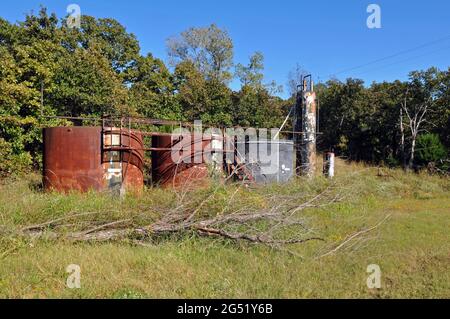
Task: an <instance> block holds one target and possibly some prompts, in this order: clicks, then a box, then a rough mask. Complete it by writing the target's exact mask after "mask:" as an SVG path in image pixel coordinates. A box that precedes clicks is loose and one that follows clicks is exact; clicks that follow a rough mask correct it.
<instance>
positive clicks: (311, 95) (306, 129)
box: [301, 81, 316, 177]
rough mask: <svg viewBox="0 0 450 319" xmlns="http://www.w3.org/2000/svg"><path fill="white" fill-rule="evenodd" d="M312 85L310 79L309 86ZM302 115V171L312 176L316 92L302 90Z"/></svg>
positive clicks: (314, 166) (314, 148) (313, 171)
mask: <svg viewBox="0 0 450 319" xmlns="http://www.w3.org/2000/svg"><path fill="white" fill-rule="evenodd" d="M312 87H313V84H312V81H311V85H310V88H312ZM302 113H303V117H302V132H303V134H302V135H301V136H302V146H303V147H302V154H301V157H302V163H301V165H302V166H301V167H302V171H303V174H304V175H306V176H308V177H312V176H314V173H315V171H316V93H315V92H313V91H304V92H303V112H302Z"/></svg>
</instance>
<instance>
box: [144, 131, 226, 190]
mask: <svg viewBox="0 0 450 319" xmlns="http://www.w3.org/2000/svg"><path fill="white" fill-rule="evenodd" d="M152 148H153V149H154V150H153V151H152V180H153V182H154V183H156V184H157V185H160V186H162V187H175V188H196V187H203V186H207V185H209V183H210V181H211V177H212V176H214V175H215V176H219V175H220V174H221V170H222V166H221V165H222V159H223V158H222V155H223V153H222V150H223V138H222V137H221V136H218V135H202V134H198V135H197V134H184V135H162V136H158V135H155V136H153V137H152ZM155 149H156V150H155ZM205 154H208V155H205ZM207 156H210V157H207ZM208 159H209V160H208Z"/></svg>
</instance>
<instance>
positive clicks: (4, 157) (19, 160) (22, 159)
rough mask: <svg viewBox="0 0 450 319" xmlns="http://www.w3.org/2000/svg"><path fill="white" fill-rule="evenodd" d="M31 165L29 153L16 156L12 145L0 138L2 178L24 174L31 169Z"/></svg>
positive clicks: (0, 173) (0, 175)
mask: <svg viewBox="0 0 450 319" xmlns="http://www.w3.org/2000/svg"><path fill="white" fill-rule="evenodd" d="M31 163H32V159H31V156H30V154H29V153H27V152H22V153H20V154H14V152H13V148H12V146H11V144H10V143H8V142H6V141H5V140H4V139H3V138H1V137H0V177H6V176H10V175H14V174H19V173H24V172H26V171H28V170H29V169H30V166H31Z"/></svg>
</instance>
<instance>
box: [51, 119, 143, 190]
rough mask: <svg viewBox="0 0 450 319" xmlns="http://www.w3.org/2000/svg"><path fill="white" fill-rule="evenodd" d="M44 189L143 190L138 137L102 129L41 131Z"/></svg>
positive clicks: (82, 128) (55, 128)
mask: <svg viewBox="0 0 450 319" xmlns="http://www.w3.org/2000/svg"><path fill="white" fill-rule="evenodd" d="M43 141H44V153H43V183H44V189H46V190H56V191H62V192H68V191H72V190H77V191H88V190H90V189H93V190H97V191H107V190H113V191H114V190H118V191H124V190H133V191H140V190H141V189H142V187H143V183H144V182H143V181H144V178H143V166H144V164H143V163H144V151H143V141H142V136H141V135H140V134H139V133H137V132H133V131H131V130H120V129H118V128H107V129H105V128H102V127H85V126H74V127H51V128H44V130H43Z"/></svg>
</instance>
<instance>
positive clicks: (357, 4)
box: [0, 0, 450, 96]
mask: <svg viewBox="0 0 450 319" xmlns="http://www.w3.org/2000/svg"><path fill="white" fill-rule="evenodd" d="M71 3H76V4H78V5H79V6H80V7H81V13H82V14H87V15H92V16H95V17H112V18H115V19H117V20H118V21H119V22H121V23H122V24H123V25H124V26H125V27H126V28H127V30H128V31H129V32H132V33H134V34H135V35H136V36H137V38H138V40H139V42H140V44H141V51H142V53H143V54H145V53H147V52H152V53H153V54H154V55H155V56H156V57H159V58H161V59H163V60H164V61H167V54H166V49H165V40H166V39H167V38H168V37H170V36H172V35H176V34H177V33H179V32H181V31H183V30H185V29H187V28H188V27H191V26H206V25H209V24H211V23H216V24H217V25H218V26H219V27H221V28H225V29H226V30H227V31H228V32H229V34H230V35H231V37H232V39H233V41H234V46H235V48H234V51H235V59H234V60H235V62H241V63H246V62H247V61H248V57H249V56H250V55H251V54H252V53H253V52H254V51H261V52H262V53H263V54H264V56H265V81H267V82H269V81H272V80H275V81H276V82H277V83H278V84H282V85H285V84H286V82H287V74H288V72H289V70H291V69H292V68H293V67H295V65H296V64H297V63H299V64H300V65H301V66H302V67H303V68H305V69H306V70H308V71H309V72H311V73H312V74H313V76H314V78H315V79H318V78H319V79H320V80H321V81H324V80H327V79H329V78H330V75H333V74H336V73H338V72H340V71H342V70H346V69H349V68H353V67H356V66H359V65H362V64H366V63H368V62H371V61H374V60H377V59H380V58H384V57H387V56H391V55H395V54H397V53H399V52H403V51H405V50H409V49H413V48H417V47H418V46H420V45H422V44H427V43H430V42H432V41H435V40H440V39H442V40H440V41H437V42H434V43H432V44H430V45H426V46H423V47H421V48H419V49H416V50H412V51H408V52H406V53H404V54H400V55H395V56H394V57H392V58H389V59H385V60H382V61H379V62H377V63H373V64H370V65H366V66H365V67H362V68H358V69H354V70H350V71H347V72H342V73H338V74H336V77H338V78H339V79H345V78H346V77H358V78H362V79H363V80H365V81H366V82H367V83H370V82H372V81H383V80H388V81H390V80H394V79H401V80H404V79H406V78H407V74H408V72H409V71H411V70H416V69H424V68H428V67H430V66H437V67H439V68H441V69H444V68H447V67H448V66H449V61H450V1H448V0H427V1H416V0H409V1H406V0H402V1H401V0H395V1H394V0H369V1H361V0H342V1H335V0H329V1H326V0H309V1H303V0H294V1H266V2H265V1H253V0H240V1H235V0H228V1H222V2H219V1H214V0H199V1H195V0H191V1H181V0H180V1H168V0H166V1H163V0H152V1H148V0H147V1H132V0H130V1H123V0H122V1H118V0H115V1H113V0H108V1H99V0H97V1H93V0H72V1H62V0H48V1H46V0H39V1H35V0H27V1H5V2H3V3H2V6H1V9H0V16H1V17H3V18H6V19H8V20H10V21H13V22H14V21H19V20H23V17H24V14H25V13H27V12H30V11H31V10H32V9H34V10H35V12H36V11H37V10H38V9H39V5H40V4H42V5H44V6H46V7H47V8H48V9H49V11H50V12H55V13H56V14H57V15H58V17H62V16H64V15H65V14H66V7H67V5H69V4H71ZM371 3H376V4H378V5H380V7H381V24H382V27H381V29H369V28H367V26H366V19H367V17H368V16H369V13H367V12H366V8H367V6H368V5H369V4H371ZM445 37H446V38H445ZM443 38H445V39H443ZM236 82H237V81H235V82H233V83H232V84H231V86H232V87H233V88H237V87H238V83H236ZM286 95H287V89H285V93H284V94H282V96H286Z"/></svg>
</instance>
